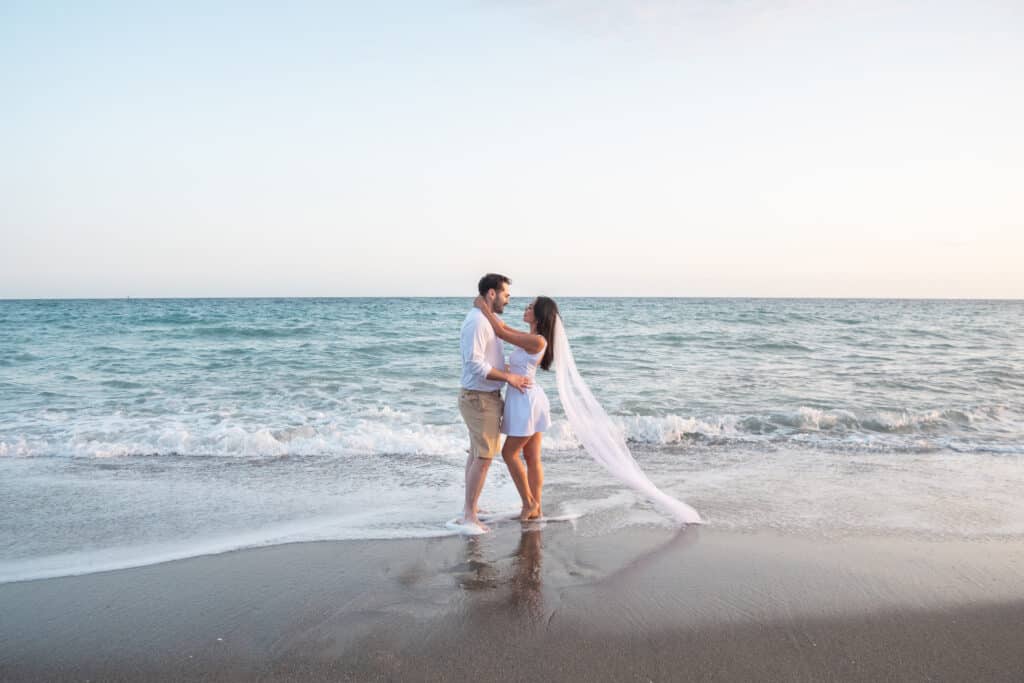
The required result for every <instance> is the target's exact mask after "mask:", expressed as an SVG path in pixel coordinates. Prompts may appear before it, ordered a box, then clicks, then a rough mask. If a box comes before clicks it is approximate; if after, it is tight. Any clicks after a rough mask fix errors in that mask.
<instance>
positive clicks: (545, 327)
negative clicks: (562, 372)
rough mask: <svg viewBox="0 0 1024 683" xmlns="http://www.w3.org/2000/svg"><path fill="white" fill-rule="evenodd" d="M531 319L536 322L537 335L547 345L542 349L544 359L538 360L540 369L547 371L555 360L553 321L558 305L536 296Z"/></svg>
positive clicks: (552, 300) (555, 318)
mask: <svg viewBox="0 0 1024 683" xmlns="http://www.w3.org/2000/svg"><path fill="white" fill-rule="evenodd" d="M533 317H534V319H535V320H536V321H537V333H538V334H539V335H540V336H542V337H544V341H546V342H547V343H548V344H547V346H546V347H545V348H544V357H543V358H541V359H540V367H541V368H542V369H544V370H549V369H551V361H553V360H554V359H555V321H556V320H557V319H558V304H556V303H555V300H554V299H549V298H548V297H546V296H538V297H537V298H536V300H534V302H533Z"/></svg>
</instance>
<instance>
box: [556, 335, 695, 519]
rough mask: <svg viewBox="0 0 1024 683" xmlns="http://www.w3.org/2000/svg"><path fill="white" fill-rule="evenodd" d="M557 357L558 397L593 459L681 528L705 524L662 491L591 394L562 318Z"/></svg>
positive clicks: (683, 505) (557, 343)
mask: <svg viewBox="0 0 1024 683" xmlns="http://www.w3.org/2000/svg"><path fill="white" fill-rule="evenodd" d="M554 354H555V358H554V362H555V377H556V379H557V381H558V397H559V399H561V401H562V408H563V409H564V410H565V415H566V417H567V418H569V426H571V427H572V430H573V432H575V433H576V437H577V438H578V439H579V440H580V441H581V442H582V443H583V447H584V448H585V449H586V450H587V453H589V454H590V457H592V458H593V459H594V460H596V461H597V462H599V463H600V464H601V465H602V466H603V467H604V468H605V469H606V470H608V471H609V472H610V473H611V474H612V475H613V476H614V477H615V478H616V479H618V480H619V481H621V482H622V483H623V484H626V485H627V486H630V487H632V488H634V489H636V490H637V491H639V492H640V493H642V494H644V495H645V496H647V497H648V498H650V499H651V500H652V501H653V502H654V503H655V504H656V505H658V506H659V507H661V508H662V509H664V510H665V511H666V512H668V513H669V514H670V515H672V517H674V518H675V519H676V521H678V522H679V523H680V524H701V523H702V521H701V518H700V515H699V514H698V513H697V511H696V510H694V509H693V508H692V507H690V506H689V505H687V504H686V503H684V502H682V501H680V500H676V499H675V498H673V497H672V496H669V495H667V494H665V493H662V492H661V491H660V490H658V487H657V486H655V485H654V484H653V483H651V480H650V479H648V478H647V475H646V474H644V471H643V470H642V469H640V465H638V464H637V462H636V460H634V459H633V455H632V453H630V452H629V447H628V446H627V445H626V439H625V437H623V435H622V433H621V432H619V431H618V430H617V429H616V428H615V425H614V424H612V421H611V418H609V417H608V413H606V412H605V411H604V408H602V407H601V404H600V403H598V402H597V399H595V398H594V395H593V394H592V393H590V389H589V388H588V387H587V383H586V382H584V381H583V378H582V377H580V373H579V371H578V370H576V361H575V360H573V357H572V351H571V350H570V349H569V338H568V337H567V336H566V334H565V328H564V327H563V326H562V318H561V316H558V317H556V319H555V348H554Z"/></svg>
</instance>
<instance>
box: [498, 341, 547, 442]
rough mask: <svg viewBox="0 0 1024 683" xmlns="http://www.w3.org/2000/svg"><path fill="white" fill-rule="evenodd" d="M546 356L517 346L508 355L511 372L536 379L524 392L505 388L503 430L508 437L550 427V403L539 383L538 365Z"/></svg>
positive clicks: (524, 434) (530, 433)
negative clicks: (528, 351)
mask: <svg viewBox="0 0 1024 683" xmlns="http://www.w3.org/2000/svg"><path fill="white" fill-rule="evenodd" d="M543 357H544V351H543V350H541V351H539V352H537V353H534V354H529V353H527V352H526V351H523V350H522V349H521V348H519V347H518V346H517V347H515V349H514V350H513V351H512V353H511V354H509V357H508V365H509V372H511V373H513V374H515V375H524V376H526V377H529V378H530V379H531V380H533V383H532V384H531V385H530V388H529V389H527V390H526V391H525V392H523V391H519V390H518V389H516V388H515V387H508V388H507V389H506V390H505V413H504V415H503V416H502V418H501V433H502V434H507V435H508V436H532V435H534V434H536V433H537V432H543V431H544V430H545V429H547V428H548V427H550V426H551V404H549V403H548V396H547V394H545V393H544V390H543V389H542V388H540V386H539V385H538V384H537V379H536V375H537V365H538V364H539V363H540V361H541V359H542V358H543Z"/></svg>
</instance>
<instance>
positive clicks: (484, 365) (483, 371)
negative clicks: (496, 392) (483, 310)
mask: <svg viewBox="0 0 1024 683" xmlns="http://www.w3.org/2000/svg"><path fill="white" fill-rule="evenodd" d="M488 327H489V324H488V323H487V321H486V320H481V321H480V323H479V324H477V325H475V326H474V327H473V338H472V340H471V343H470V344H469V345H468V354H467V356H468V357H466V358H463V361H464V362H465V363H466V364H467V365H469V368H470V372H471V373H473V375H474V376H475V377H479V378H482V379H489V380H491V381H495V382H506V383H508V384H509V385H511V386H513V387H515V388H516V389H518V390H519V391H524V390H525V389H526V388H527V387H529V386H530V383H531V382H530V378H529V377H524V376H522V375H514V374H512V373H510V372H505V371H504V370H499V369H498V368H496V367H494V366H493V365H491V364H490V363H488V362H487V356H486V354H485V353H484V349H485V348H487V328H488Z"/></svg>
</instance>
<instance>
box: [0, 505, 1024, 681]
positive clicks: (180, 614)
mask: <svg viewBox="0 0 1024 683" xmlns="http://www.w3.org/2000/svg"><path fill="white" fill-rule="evenodd" d="M1021 575H1024V544H1021V543H1020V542H1018V541H993V540H979V541H959V540H950V541H936V540H914V539H906V538H898V537H893V538H890V537H878V538H863V537H857V538H849V537H847V538H842V539H835V540H824V539H814V538H803V537H790V536H777V535H773V534H767V533H759V534H747V533H734V532H728V531H720V530H714V529H708V528H699V529H697V528H691V529H684V530H682V531H681V532H678V533H673V532H671V531H668V530H658V529H634V530H627V531H622V532H616V533H614V534H609V535H606V536H583V535H579V534H577V533H576V531H575V530H574V529H573V528H572V527H571V526H570V525H567V524H556V523H552V524H548V525H547V526H546V527H545V528H543V529H540V530H528V531H525V532H522V531H520V529H519V527H518V525H503V526H501V527H499V528H497V529H496V530H495V532H494V533H493V534H489V535H487V536H483V537H468V538H467V537H439V538H430V539H402V540H383V541H367V540H353V541H304V542H294V543H287V544H283V545H276V546H266V547H258V548H250V549H244V550H233V551H228V552H225V553H221V554H217V555H206V556H200V557H193V558H187V559H181V560H173V561H170V562H166V563H162V564H155V565H148V566H144V567H137V568H131V569H119V570H113V571H107V572H101V573H93V574H85V575H78V576H68V577H60V578H50V579H36V580H29V581H22V582H14V583H7V584H2V585H0V604H2V605H4V616H5V618H4V619H3V620H2V622H0V680H3V681H8V680H10V681H16V680H18V681H20V680H82V679H84V678H90V679H102V680H138V679H147V680H168V681H169V680H297V679H302V680H393V679H402V680H442V679H446V680H463V679H469V678H483V679H488V680H521V679H523V678H526V677H539V678H541V679H558V678H562V679H565V678H570V679H575V678H595V679H599V680H605V679H609V678H611V679H617V680H673V679H674V680H679V679H683V680H687V679H689V680H710V679H715V680H733V679H751V678H757V679H759V680H829V679H842V680H899V679H904V678H918V679H921V678H924V679H929V678H930V679H932V680H1014V679H1017V680H1019V679H1020V678H1021V677H1022V676H1024V633H1022V632H1021V629H1020V627H1019V625H1020V624H1021V623H1024V584H1022V582H1021V581H1020V580H1019V576H1021ZM467 643H472V644H473V645H472V646H470V645H467Z"/></svg>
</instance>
